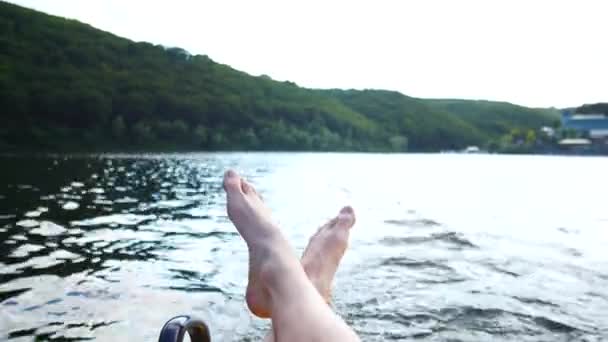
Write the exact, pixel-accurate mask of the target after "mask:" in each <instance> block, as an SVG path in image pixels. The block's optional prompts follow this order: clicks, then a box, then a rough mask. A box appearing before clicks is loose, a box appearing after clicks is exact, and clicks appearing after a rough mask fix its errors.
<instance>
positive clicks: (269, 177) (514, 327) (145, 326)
mask: <svg viewBox="0 0 608 342" xmlns="http://www.w3.org/2000/svg"><path fill="white" fill-rule="evenodd" d="M0 162H1V168H0V175H1V179H2V183H0V340H6V339H8V340H11V341H30V340H33V339H35V338H38V339H39V340H53V341H74V340H88V339H93V340H99V341H154V340H155V339H156V338H157V334H158V330H159V328H160V327H161V326H162V324H163V323H164V321H165V320H167V319H168V318H170V317H172V315H176V314H183V313H193V314H196V315H198V316H201V317H203V318H204V319H206V320H207V321H208V322H209V324H210V326H211V328H212V330H213V331H212V333H213V335H214V340H216V341H224V340H225V341H232V340H257V339H258V338H260V337H261V336H263V334H264V331H265V330H266V329H267V322H264V321H262V320H259V319H255V318H252V317H251V316H250V315H249V313H248V311H247V310H246V307H245V305H244V303H243V294H244V287H245V285H246V271H247V270H246V267H247V262H246V260H247V253H246V249H245V246H244V244H243V243H242V242H241V240H240V238H239V237H238V235H237V234H235V230H234V228H233V227H232V226H231V224H230V222H229V221H228V220H227V217H226V214H225V197H224V195H223V193H222V191H221V183H220V182H221V175H222V172H223V170H224V169H225V168H227V167H233V168H235V169H237V170H239V171H241V172H243V173H244V174H245V175H246V176H247V177H249V178H250V179H251V180H252V182H253V183H254V184H255V185H256V187H257V188H258V190H259V191H260V192H261V193H262V195H263V197H264V199H265V201H266V202H267V203H268V205H269V206H270V207H271V209H272V210H273V213H274V215H275V216H276V218H277V219H278V221H279V222H280V224H281V226H282V227H283V229H284V231H285V233H286V235H287V236H288V238H289V239H290V240H291V241H292V242H293V244H294V246H295V247H296V248H297V249H298V251H301V250H302V249H303V248H304V247H305V244H306V242H307V240H308V237H309V235H310V234H312V233H313V232H314V231H315V229H316V228H317V226H318V225H320V224H321V223H323V222H324V221H325V220H327V219H328V218H329V217H331V216H332V215H334V214H335V213H336V212H337V211H338V210H339V208H340V207H341V206H342V205H344V204H351V205H353V206H354V208H355V210H356V211H357V214H358V222H357V225H356V226H355V228H354V230H353V235H352V240H351V246H350V249H349V251H348V252H347V255H346V257H345V259H344V261H343V264H342V266H341V268H340V270H339V272H338V274H337V279H336V283H335V289H334V296H335V298H334V300H335V307H336V310H337V311H338V312H339V313H340V315H342V316H343V317H344V318H345V319H346V320H347V321H348V322H349V323H350V324H352V325H353V326H354V327H355V329H356V330H357V331H358V332H359V334H360V335H361V337H362V338H363V340H366V341H383V340H422V341H448V340H449V341H490V340H493V341H600V340H605V339H608V201H607V200H606V194H608V182H606V171H608V159H606V158H561V157H508V156H463V155H357V154H178V155H106V156H72V157H65V156H50V157H36V158H34V157H3V158H0Z"/></svg>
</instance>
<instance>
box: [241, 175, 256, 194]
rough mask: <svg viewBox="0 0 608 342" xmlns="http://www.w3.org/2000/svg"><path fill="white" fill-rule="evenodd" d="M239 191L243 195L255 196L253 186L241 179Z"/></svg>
mask: <svg viewBox="0 0 608 342" xmlns="http://www.w3.org/2000/svg"><path fill="white" fill-rule="evenodd" d="M241 190H243V193H245V194H257V192H256V191H255V188H254V187H253V185H251V184H250V183H249V182H247V181H246V180H244V179H241Z"/></svg>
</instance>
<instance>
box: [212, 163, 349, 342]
mask: <svg viewBox="0 0 608 342" xmlns="http://www.w3.org/2000/svg"><path fill="white" fill-rule="evenodd" d="M224 189H225V190H226V194H227V198H228V204H227V207H228V217H229V218H230V220H231V221H232V223H234V225H235V227H236V228H237V230H238V232H239V234H241V236H242V237H243V239H244V240H245V242H246V243H247V247H248V249H249V284H248V286H247V293H246V298H247V305H248V306H249V308H250V310H251V311H252V312H253V313H254V314H255V313H262V314H264V313H269V314H270V316H271V319H272V327H273V333H274V336H275V339H276V340H277V341H295V342H297V341H359V338H358V337H357V335H356V334H355V332H354V331H353V330H352V329H351V328H350V327H349V326H348V325H346V323H345V322H344V321H343V320H342V319H341V318H340V317H338V316H337V315H335V314H334V313H333V312H332V310H331V309H330V307H329V306H328V305H327V303H326V302H325V300H324V299H323V297H322V296H321V295H320V294H319V292H318V291H317V289H316V288H315V286H314V285H313V284H312V282H311V281H310V280H308V277H307V275H306V273H305V272H304V269H303V267H302V265H301V264H300V261H299V260H298V259H297V257H296V255H295V253H294V250H293V249H292V248H291V246H290V245H289V243H288V242H287V240H286V239H285V238H284V236H283V235H282V234H281V231H280V230H279V228H278V226H277V225H276V224H275V223H274V222H273V220H272V218H271V216H270V212H269V210H268V209H267V208H266V206H265V205H264V204H263V203H262V201H261V199H260V198H259V196H258V195H257V193H256V192H255V189H254V188H253V187H252V186H251V185H250V184H248V183H247V182H245V181H244V180H242V179H241V178H240V177H239V176H238V175H237V174H236V173H235V172H234V171H227V172H226V174H225V176H224ZM265 300H267V301H266V302H265ZM262 316H263V315H262Z"/></svg>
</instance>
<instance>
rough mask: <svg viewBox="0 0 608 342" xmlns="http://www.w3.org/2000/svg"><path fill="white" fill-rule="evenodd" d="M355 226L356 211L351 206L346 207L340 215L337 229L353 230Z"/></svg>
mask: <svg viewBox="0 0 608 342" xmlns="http://www.w3.org/2000/svg"><path fill="white" fill-rule="evenodd" d="M354 224H355V211H354V210H353V208H352V207H351V206H346V207H344V208H342V210H340V214H338V217H337V222H336V227H341V228H351V227H352V226H353V225H354Z"/></svg>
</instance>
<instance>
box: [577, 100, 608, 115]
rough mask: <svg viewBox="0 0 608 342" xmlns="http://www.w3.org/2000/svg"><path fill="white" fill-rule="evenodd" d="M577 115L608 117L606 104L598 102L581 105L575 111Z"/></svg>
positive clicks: (607, 105)
mask: <svg viewBox="0 0 608 342" xmlns="http://www.w3.org/2000/svg"><path fill="white" fill-rule="evenodd" d="M575 112H576V113H578V114H606V115H608V103H605V102H600V103H593V104H585V105H582V106H580V107H578V108H576V110H575Z"/></svg>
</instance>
